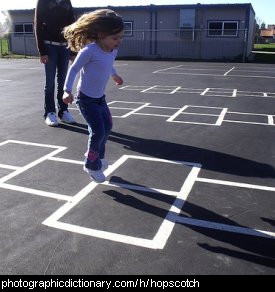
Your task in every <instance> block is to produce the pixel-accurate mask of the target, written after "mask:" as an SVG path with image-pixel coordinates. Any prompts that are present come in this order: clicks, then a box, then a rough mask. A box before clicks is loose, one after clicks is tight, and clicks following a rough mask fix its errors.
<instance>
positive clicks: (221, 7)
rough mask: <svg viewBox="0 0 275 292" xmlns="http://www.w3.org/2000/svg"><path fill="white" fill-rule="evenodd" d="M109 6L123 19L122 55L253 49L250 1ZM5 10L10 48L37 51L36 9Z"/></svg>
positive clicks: (238, 55)
mask: <svg viewBox="0 0 275 292" xmlns="http://www.w3.org/2000/svg"><path fill="white" fill-rule="evenodd" d="M97 8H100V7H97ZM97 8H96V7H92V8H75V13H76V16H77V17H79V16H80V15H82V14H83V13H87V12H90V11H92V10H95V9H97ZM108 8H110V9H113V10H115V11H116V12H118V13H119V14H120V15H121V16H122V17H123V19H124V22H125V37H124V40H123V43H122V45H121V47H120V50H119V56H118V57H121V58H145V59H146V58H148V59H156V58H161V59H192V60H245V59H246V58H247V57H248V56H249V55H250V53H251V51H252V47H253V40H254V33H255V12H254V10H253V8H252V5H251V4H205V5H202V4H196V5H149V6H124V7H121V6H120V7H110V6H109V7H108ZM9 12H10V16H11V18H12V22H13V28H12V30H13V32H12V33H11V34H10V46H11V51H12V52H13V53H20V54H27V55H37V50H36V45H35V38H34V33H33V18H34V9H32V10H11V11H9Z"/></svg>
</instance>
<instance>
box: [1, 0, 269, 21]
mask: <svg viewBox="0 0 275 292" xmlns="http://www.w3.org/2000/svg"><path fill="white" fill-rule="evenodd" d="M36 2H37V0H0V10H8V9H31V8H34V7H35V5H36ZM71 2H72V5H73V6H74V7H98V6H101V7H103V6H108V5H109V6H137V2H138V5H150V4H155V5H173V4H174V5H176V4H197V3H201V4H223V3H251V4H252V6H253V8H254V11H255V14H256V17H257V19H258V20H260V22H261V23H262V22H264V23H265V24H266V25H267V24H275V0H250V1H249V0H244V1H242V0H194V1H193V0H139V1H136V0H100V1H98V3H100V4H99V5H98V4H93V3H96V2H97V1H93V0H71Z"/></svg>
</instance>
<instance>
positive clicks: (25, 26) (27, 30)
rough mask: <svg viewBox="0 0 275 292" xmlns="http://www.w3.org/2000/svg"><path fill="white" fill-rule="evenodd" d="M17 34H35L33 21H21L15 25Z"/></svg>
mask: <svg viewBox="0 0 275 292" xmlns="http://www.w3.org/2000/svg"><path fill="white" fill-rule="evenodd" d="M14 34H15V35H24V34H25V35H33V23H20V24H15V25H14Z"/></svg>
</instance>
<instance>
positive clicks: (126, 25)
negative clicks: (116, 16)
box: [124, 21, 133, 36]
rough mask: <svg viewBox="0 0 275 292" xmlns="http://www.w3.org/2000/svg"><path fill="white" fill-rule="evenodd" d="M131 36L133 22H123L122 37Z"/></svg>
mask: <svg viewBox="0 0 275 292" xmlns="http://www.w3.org/2000/svg"><path fill="white" fill-rule="evenodd" d="M132 35H133V21H124V36H132Z"/></svg>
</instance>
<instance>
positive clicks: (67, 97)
mask: <svg viewBox="0 0 275 292" xmlns="http://www.w3.org/2000/svg"><path fill="white" fill-rule="evenodd" d="M62 99H63V102H64V103H66V104H69V103H73V101H74V96H73V95H72V93H71V92H66V91H64V94H63V97H62Z"/></svg>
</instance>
